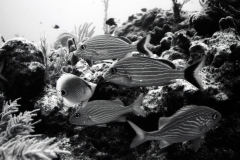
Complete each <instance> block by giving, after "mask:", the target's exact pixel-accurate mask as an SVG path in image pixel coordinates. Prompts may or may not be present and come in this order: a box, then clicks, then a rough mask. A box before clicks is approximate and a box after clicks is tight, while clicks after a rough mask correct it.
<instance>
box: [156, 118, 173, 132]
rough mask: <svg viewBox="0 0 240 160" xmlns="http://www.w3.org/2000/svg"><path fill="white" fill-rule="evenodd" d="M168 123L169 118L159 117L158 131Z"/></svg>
mask: <svg viewBox="0 0 240 160" xmlns="http://www.w3.org/2000/svg"><path fill="white" fill-rule="evenodd" d="M169 122H170V117H161V118H159V121H158V129H161V128H162V127H163V126H165V125H166V124H168V123H169Z"/></svg>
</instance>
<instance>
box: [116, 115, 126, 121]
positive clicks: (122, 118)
mask: <svg viewBox="0 0 240 160" xmlns="http://www.w3.org/2000/svg"><path fill="white" fill-rule="evenodd" d="M116 121H117V122H126V121H127V119H126V117H125V116H121V117H118V119H117V120H116Z"/></svg>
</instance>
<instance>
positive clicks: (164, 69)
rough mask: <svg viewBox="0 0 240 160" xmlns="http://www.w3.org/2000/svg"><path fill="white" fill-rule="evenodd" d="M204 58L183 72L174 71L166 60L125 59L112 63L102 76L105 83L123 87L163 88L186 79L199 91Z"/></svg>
mask: <svg viewBox="0 0 240 160" xmlns="http://www.w3.org/2000/svg"><path fill="white" fill-rule="evenodd" d="M205 59H206V58H205V57H204V58H203V59H202V60H200V61H198V62H196V63H194V64H193V65H191V66H189V67H188V68H186V69H185V70H181V71H179V70H176V66H175V65H174V64H173V63H172V62H171V61H168V60H166V59H153V58H148V57H139V56H133V57H127V58H124V59H121V60H119V61H118V62H116V63H114V64H113V65H112V66H111V67H110V68H109V70H108V71H107V72H106V73H105V74H104V75H103V77H104V79H105V80H106V81H110V82H112V83H115V84H121V85H125V86H164V85H169V84H172V83H175V82H176V79H186V80H187V81H188V82H190V83H192V84H193V85H194V86H196V87H197V88H199V89H203V86H202V83H201V80H200V77H199V76H198V73H199V70H200V69H201V68H202V67H203V65H204V64H205Z"/></svg>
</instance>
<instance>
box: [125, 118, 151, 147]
mask: <svg viewBox="0 0 240 160" xmlns="http://www.w3.org/2000/svg"><path fill="white" fill-rule="evenodd" d="M128 123H129V124H130V126H131V127H132V128H133V130H134V131H135V132H136V134H137V135H136V137H134V138H133V140H132V143H131V145H130V148H134V147H137V146H138V145H140V144H142V143H144V142H146V141H147V139H146V132H145V131H144V130H142V129H141V128H139V127H138V126H136V125H135V124H134V123H132V122H131V121H128Z"/></svg>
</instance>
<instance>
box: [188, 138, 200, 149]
mask: <svg viewBox="0 0 240 160" xmlns="http://www.w3.org/2000/svg"><path fill="white" fill-rule="evenodd" d="M200 141H201V137H198V138H196V139H193V140H191V142H190V143H191V145H192V149H193V150H194V152H197V150H198V149H199V147H200Z"/></svg>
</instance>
